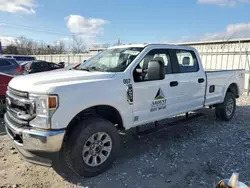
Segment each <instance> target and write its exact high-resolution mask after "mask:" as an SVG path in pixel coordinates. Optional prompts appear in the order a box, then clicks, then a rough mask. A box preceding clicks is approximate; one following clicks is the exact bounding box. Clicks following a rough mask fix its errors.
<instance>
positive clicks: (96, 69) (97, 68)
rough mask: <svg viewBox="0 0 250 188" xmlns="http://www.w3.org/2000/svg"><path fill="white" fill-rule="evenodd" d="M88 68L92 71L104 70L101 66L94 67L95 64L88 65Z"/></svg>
mask: <svg viewBox="0 0 250 188" xmlns="http://www.w3.org/2000/svg"><path fill="white" fill-rule="evenodd" d="M88 69H89V70H92V71H101V72H103V71H104V70H103V69H102V68H99V67H95V66H92V67H88Z"/></svg>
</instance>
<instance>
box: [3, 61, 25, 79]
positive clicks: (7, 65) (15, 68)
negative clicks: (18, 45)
mask: <svg viewBox="0 0 250 188" xmlns="http://www.w3.org/2000/svg"><path fill="white" fill-rule="evenodd" d="M0 72H2V73H5V74H10V75H20V74H21V73H22V69H21V67H20V65H19V64H18V63H17V62H16V60H15V59H13V58H1V57H0Z"/></svg>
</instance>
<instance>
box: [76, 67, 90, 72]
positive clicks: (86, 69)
mask: <svg viewBox="0 0 250 188" xmlns="http://www.w3.org/2000/svg"><path fill="white" fill-rule="evenodd" d="M75 70H83V71H88V72H90V69H89V68H76V69H75Z"/></svg>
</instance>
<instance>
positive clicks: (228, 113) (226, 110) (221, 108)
mask: <svg viewBox="0 0 250 188" xmlns="http://www.w3.org/2000/svg"><path fill="white" fill-rule="evenodd" d="M235 108H236V99H235V95H234V94H233V93H232V92H227V94H226V97H225V99H224V102H223V103H222V104H219V105H217V106H216V108H215V114H216V117H218V118H219V119H221V120H223V121H229V120H231V119H232V118H233V116H234V113H235Z"/></svg>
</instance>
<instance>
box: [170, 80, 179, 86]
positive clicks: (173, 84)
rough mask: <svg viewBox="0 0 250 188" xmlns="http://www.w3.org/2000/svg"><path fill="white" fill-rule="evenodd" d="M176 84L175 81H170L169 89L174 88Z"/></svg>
mask: <svg viewBox="0 0 250 188" xmlns="http://www.w3.org/2000/svg"><path fill="white" fill-rule="evenodd" d="M178 84H179V83H178V82H177V81H172V82H170V87H175V86H178Z"/></svg>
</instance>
